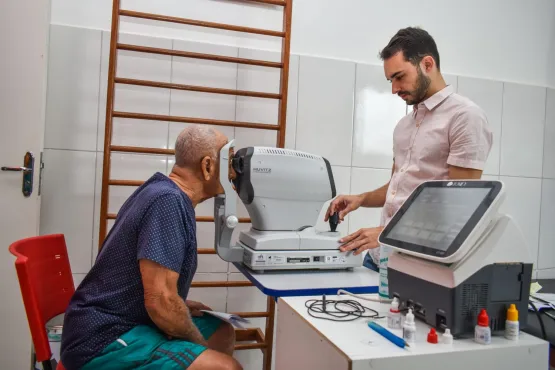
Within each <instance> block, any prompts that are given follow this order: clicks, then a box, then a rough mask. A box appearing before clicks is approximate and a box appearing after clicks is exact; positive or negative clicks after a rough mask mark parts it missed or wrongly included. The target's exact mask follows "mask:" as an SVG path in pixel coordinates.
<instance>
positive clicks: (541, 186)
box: [536, 88, 549, 269]
mask: <svg viewBox="0 0 555 370" xmlns="http://www.w3.org/2000/svg"><path fill="white" fill-rule="evenodd" d="M548 93H549V91H548V90H547V88H546V89H545V100H544V102H545V104H544V113H543V147H542V181H541V184H540V217H539V219H538V245H537V260H536V263H537V267H539V264H540V251H541V241H542V238H541V236H542V213H543V212H542V210H543V209H544V208H543V207H544V204H543V185H544V182H545V180H544V179H543V175H544V168H545V143H546V138H545V131H546V127H547V95H548ZM537 267H536V269H537Z"/></svg>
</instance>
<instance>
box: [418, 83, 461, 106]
mask: <svg viewBox="0 0 555 370" xmlns="http://www.w3.org/2000/svg"><path fill="white" fill-rule="evenodd" d="M454 92H455V91H454V89H453V86H451V85H447V86H446V87H444V88H443V89H441V90H439V91H438V92H436V93H435V94H434V95H432V96H430V97H429V98H428V99H426V100H424V101H423V102H422V103H420V104H418V105H420V106H422V105H424V106H426V108H428V110H429V111H431V110H433V109H434V108H435V107H437V106H438V105H439V104H440V103H441V102H443V101H444V100H445V99H447V98H448V97H449V95H451V94H453V93H454ZM414 109H415V110H416V109H417V106H416V105H415V106H414Z"/></svg>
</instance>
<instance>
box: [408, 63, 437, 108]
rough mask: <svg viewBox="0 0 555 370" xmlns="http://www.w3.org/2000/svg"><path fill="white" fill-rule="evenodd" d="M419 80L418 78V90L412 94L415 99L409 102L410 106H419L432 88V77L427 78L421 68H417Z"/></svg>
mask: <svg viewBox="0 0 555 370" xmlns="http://www.w3.org/2000/svg"><path fill="white" fill-rule="evenodd" d="M416 68H417V73H418V75H417V78H416V88H415V89H414V91H413V92H411V93H410V94H411V95H412V96H414V99H411V100H407V104H408V105H415V104H419V103H421V102H422V101H423V100H424V97H425V96H426V94H427V93H428V89H429V88H430V84H431V83H432V80H431V78H430V77H428V76H426V75H425V74H424V73H423V72H422V69H421V68H420V66H417V67H416Z"/></svg>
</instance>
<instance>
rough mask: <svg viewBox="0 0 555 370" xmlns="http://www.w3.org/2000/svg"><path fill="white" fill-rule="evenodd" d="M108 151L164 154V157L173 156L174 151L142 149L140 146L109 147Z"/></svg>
mask: <svg viewBox="0 0 555 370" xmlns="http://www.w3.org/2000/svg"><path fill="white" fill-rule="evenodd" d="M110 150H111V151H112V152H122V153H140V154H165V155H174V154H175V150H173V149H162V148H144V147H140V146H122V145H111V146H110Z"/></svg>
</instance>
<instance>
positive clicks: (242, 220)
mask: <svg viewBox="0 0 555 370" xmlns="http://www.w3.org/2000/svg"><path fill="white" fill-rule="evenodd" d="M112 181H114V180H112ZM122 181H125V180H122ZM116 217H117V214H115V213H108V215H107V216H106V218H107V219H108V220H115V219H116ZM196 221H197V222H214V217H210V216H198V217H197V218H196ZM250 222H251V219H250V218H244V217H241V218H239V223H241V224H248V223H250ZM204 254H211V253H208V252H206V253H204Z"/></svg>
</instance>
